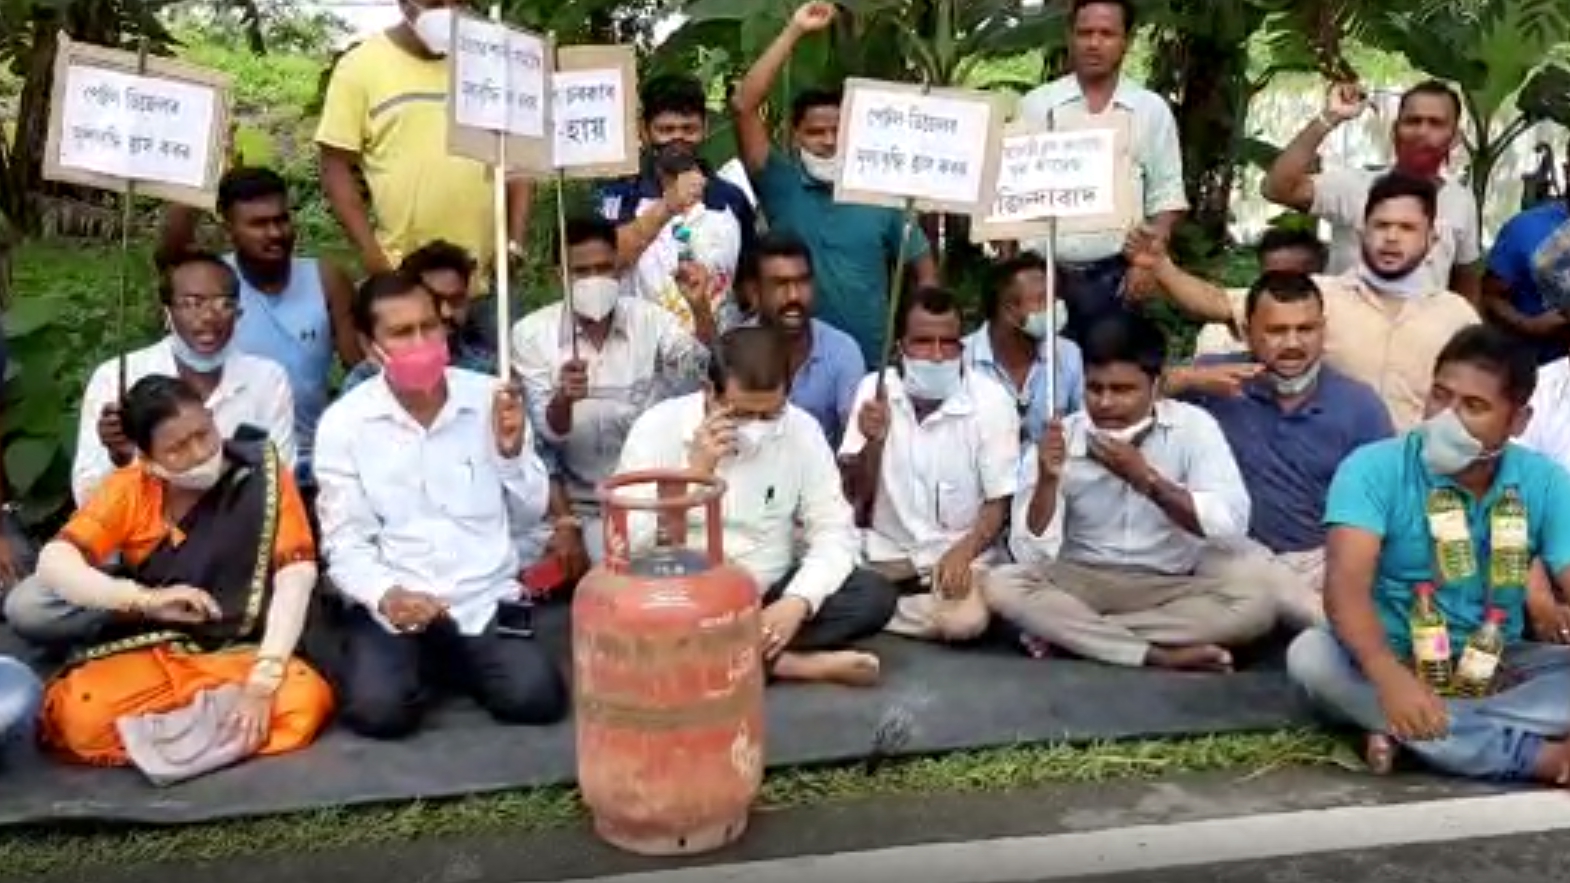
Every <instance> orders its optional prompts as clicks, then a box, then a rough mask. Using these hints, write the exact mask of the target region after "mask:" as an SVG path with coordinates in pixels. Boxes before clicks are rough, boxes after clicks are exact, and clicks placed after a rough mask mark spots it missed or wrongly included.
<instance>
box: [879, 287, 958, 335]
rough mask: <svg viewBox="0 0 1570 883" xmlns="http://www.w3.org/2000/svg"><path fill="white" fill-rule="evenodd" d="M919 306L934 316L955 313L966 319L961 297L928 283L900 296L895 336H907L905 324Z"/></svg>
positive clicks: (908, 322) (895, 319) (895, 322)
mask: <svg viewBox="0 0 1570 883" xmlns="http://www.w3.org/2000/svg"><path fill="white" fill-rule="evenodd" d="M917 307H920V308H921V309H922V310H923V311H925V312H928V313H931V314H932V315H934V316H947V315H949V314H951V313H952V314H953V315H956V316H959V317H960V319H961V321H963V320H964V314H963V312H962V311H961V310H960V307H959V298H958V297H956V296H955V295H954V292H952V291H949V290H948V289H947V288H940V287H938V286H936V285H927V286H924V287H922V288H918V289H916V290H915V291H912V292H909V293H908V294H906V295H905V296H904V297H902V298H900V305H899V313H898V314H897V315H896V316H895V317H894V336H895V337H896V338H901V337H904V336H905V326H907V325H908V324H910V314H911V312H912V311H914V310H915V309H916V308H917Z"/></svg>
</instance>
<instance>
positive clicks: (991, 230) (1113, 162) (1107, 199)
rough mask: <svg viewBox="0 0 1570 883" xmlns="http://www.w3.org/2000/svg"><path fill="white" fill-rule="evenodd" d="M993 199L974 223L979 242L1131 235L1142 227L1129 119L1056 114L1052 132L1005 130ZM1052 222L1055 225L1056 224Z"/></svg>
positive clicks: (1022, 127)
mask: <svg viewBox="0 0 1570 883" xmlns="http://www.w3.org/2000/svg"><path fill="white" fill-rule="evenodd" d="M1002 142H1003V143H1002V151H1001V152H1002V162H1001V163H1000V165H999V168H998V177H997V186H996V188H995V189H994V190H993V197H992V199H990V200H988V202H987V204H986V206H985V208H984V209H982V210H981V211H978V212H976V213H975V215H974V216H973V218H972V223H971V228H970V237H971V240H972V241H974V242H987V241H993V240H1000V239H1031V238H1034V237H1040V236H1046V235H1048V234H1049V233H1050V232H1051V231H1052V230H1053V229H1054V223H1055V224H1056V230H1057V231H1058V232H1059V233H1089V232H1100V231H1104V230H1119V231H1121V230H1126V229H1127V228H1128V227H1129V225H1130V224H1133V223H1135V222H1136V221H1137V220H1138V211H1137V210H1136V207H1135V200H1134V186H1133V185H1134V166H1133V160H1132V158H1131V156H1130V155H1129V148H1128V145H1129V126H1128V120H1127V117H1126V116H1124V115H1117V114H1108V115H1104V116H1102V117H1091V116H1088V115H1080V114H1072V113H1064V114H1054V118H1053V125H1052V127H1051V128H1048V127H1046V126H1041V125H1034V124H1031V123H1026V122H1014V123H1010V124H1009V125H1008V126H1007V127H1005V129H1004V131H1003V139H1002ZM1054 219H1055V222H1054Z"/></svg>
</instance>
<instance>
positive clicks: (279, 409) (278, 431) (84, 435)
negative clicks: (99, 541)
mask: <svg viewBox="0 0 1570 883" xmlns="http://www.w3.org/2000/svg"><path fill="white" fill-rule="evenodd" d="M239 286H240V283H239V279H238V277H236V276H235V272H234V268H233V267H231V266H229V264H228V263H226V262H225V261H224V260H223V258H220V257H219V256H217V255H215V254H212V253H210V252H200V251H192V252H186V253H185V254H182V255H179V256H178V257H175V258H173V259H172V260H170V262H169V263H168V264H167V265H165V267H164V268H163V274H162V278H161V280H160V281H159V286H158V298H159V301H160V302H161V303H162V304H163V307H164V322H165V327H167V328H168V329H169V334H167V335H165V336H164V338H163V339H162V340H159V341H158V342H157V343H155V344H153V345H152V346H149V347H146V348H145V349H140V350H136V351H135V352H131V353H127V354H126V355H125V357H124V359H125V376H124V378H122V377H121V376H120V361H121V360H120V358H119V357H116V358H113V359H110V360H109V361H107V362H104V363H103V364H102V365H99V366H98V368H97V369H96V370H94V371H93V374H92V377H91V378H90V379H89V380H88V381H87V390H86V391H85V392H84V393H83V394H82V420H81V423H80V426H79V428H78V431H77V439H76V462H75V463H74V464H72V467H71V491H72V493H73V495H74V496H75V498H76V504H77V505H78V506H81V505H84V504H85V503H86V502H87V500H88V498H90V497H91V496H92V495H93V491H94V490H96V489H97V487H98V483H99V482H101V481H102V480H103V479H104V477H105V476H107V475H108V474H109V473H110V472H113V471H114V470H115V469H116V468H118V467H120V466H124V465H125V464H127V463H129V462H130V461H131V460H132V459H133V458H134V457H135V456H136V451H135V446H134V445H132V444H131V442H130V440H129V439H127V438H126V437H125V434H124V433H123V432H121V430H120V415H119V411H120V407H119V399H120V394H121V392H122V391H123V390H124V389H126V388H129V387H130V386H131V385H132V384H134V383H136V381H138V380H141V379H142V378H143V377H146V376H147V375H149V374H166V375H169V376H171V377H179V378H180V379H182V380H184V381H185V382H186V383H189V384H191V386H192V387H193V388H195V389H196V391H197V392H199V393H201V395H202V396H203V398H204V399H205V400H206V402H207V407H208V408H209V409H210V410H211V411H212V412H213V418H214V419H215V420H217V422H218V428H219V429H220V430H221V431H222V432H223V433H224V435H225V436H232V435H233V434H234V433H235V431H236V430H238V429H239V428H240V427H241V426H248V427H250V429H251V431H256V432H261V433H265V434H266V435H267V436H268V437H269V438H271V439H272V441H273V444H274V445H276V446H277V448H278V454H279V456H281V457H283V458H284V460H285V461H287V462H288V464H289V465H290V466H291V468H292V467H293V465H294V460H295V453H296V444H295V434H294V395H293V393H292V392H291V391H290V388H289V376H288V375H287V374H286V373H284V370H283V368H282V367H280V366H279V365H278V363H276V362H273V361H271V360H269V359H264V358H261V357H259V356H253V355H248V354H246V353H242V352H238V351H236V350H235V348H234V347H233V345H232V344H233V340H234V328H235V321H236V320H237V319H238V318H239V314H240V313H239V303H240V300H239V296H240V288H239Z"/></svg>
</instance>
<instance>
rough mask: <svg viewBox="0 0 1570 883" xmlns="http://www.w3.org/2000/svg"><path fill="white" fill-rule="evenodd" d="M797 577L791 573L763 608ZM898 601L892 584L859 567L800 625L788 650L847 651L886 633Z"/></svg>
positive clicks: (771, 591) (767, 594) (765, 598)
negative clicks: (857, 644)
mask: <svg viewBox="0 0 1570 883" xmlns="http://www.w3.org/2000/svg"><path fill="white" fill-rule="evenodd" d="M795 575H796V572H795V571H794V570H792V571H791V572H790V573H787V574H786V575H785V577H784V578H783V579H781V580H780V581H779V582H777V583H775V584H774V585H773V586H772V587H771V588H770V589H769V590H768V591H767V592H765V593H764V595H763V605H764V606H765V607H767V606H768V605H770V604H773V603H774V602H775V601H778V600H779V599H780V598H781V597H783V596H784V594H785V587H786V586H788V585H790V581H791V578H792V577H794V576H795ZM898 601H899V590H898V589H896V588H895V587H894V584H893V583H891V582H889V581H888V580H887V579H886V578H884V577H883V575H882V574H879V573H877V572H876V571H872V570H865V569H863V568H860V567H858V568H856V569H855V570H853V571H851V572H850V576H848V577H846V578H845V582H844V583H843V584H841V585H840V588H839V591H837V592H835V593H834V594H832V595H830V596H829V597H828V600H826V601H824V602H823V606H822V607H819V608H818V615H817V616H814V617H812V618H811V619H809V620H807V621H806V622H804V623H802V624H801V630H800V631H798V632H796V637H795V638H794V639H792V640H791V642H790V646H789V647H788V648H787V649H789V650H794V651H796V652H798V653H814V652H820V651H824V650H844V649H845V648H847V647H849V646H850V645H852V644H854V643H856V642H857V641H860V640H862V639H864V638H870V637H872V636H873V635H876V634H877V633H878V632H881V631H883V627H884V626H886V625H888V624H889V620H890V619H892V618H893V616H894V605H895V604H896V603H897V602H898Z"/></svg>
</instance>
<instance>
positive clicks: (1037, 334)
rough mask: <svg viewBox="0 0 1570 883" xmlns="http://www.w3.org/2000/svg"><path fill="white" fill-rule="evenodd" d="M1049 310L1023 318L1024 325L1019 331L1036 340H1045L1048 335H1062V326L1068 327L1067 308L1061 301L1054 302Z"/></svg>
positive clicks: (1038, 311) (1039, 311)
mask: <svg viewBox="0 0 1570 883" xmlns="http://www.w3.org/2000/svg"><path fill="white" fill-rule="evenodd" d="M1052 307H1053V308H1052V309H1050V310H1037V311H1036V312H1034V313H1031V314H1030V315H1029V316H1026V317H1025V324H1024V325H1021V326H1020V330H1021V331H1023V332H1025V334H1026V335H1027V336H1029V337H1033V338H1035V339H1036V340H1046V339H1047V335H1049V334H1062V333H1063V328H1064V326H1066V325H1068V308H1067V307H1065V306H1063V302H1062V301H1056V302H1054V303H1053V305H1052Z"/></svg>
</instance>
